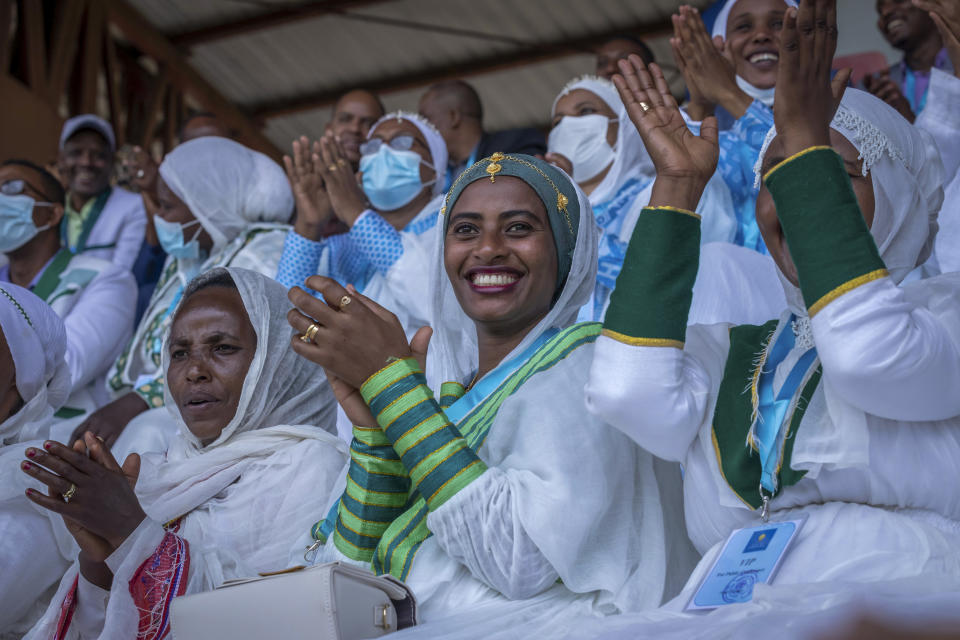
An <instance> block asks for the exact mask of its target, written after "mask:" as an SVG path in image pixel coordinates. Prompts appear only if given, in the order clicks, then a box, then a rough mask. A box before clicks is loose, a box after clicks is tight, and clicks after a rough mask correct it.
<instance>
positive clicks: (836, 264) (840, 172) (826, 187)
mask: <svg viewBox="0 0 960 640" xmlns="http://www.w3.org/2000/svg"><path fill="white" fill-rule="evenodd" d="M764 183H765V184H766V186H767V189H769V191H770V195H772V196H773V201H774V204H776V207H777V217H778V218H780V225H781V226H782V227H783V233H784V237H785V238H786V240H787V246H788V247H789V249H790V256H791V257H792V258H793V263H794V264H795V265H796V267H797V275H798V277H799V279H800V291H801V292H802V293H803V300H804V302H805V303H806V305H807V309H808V310H809V312H810V317H811V318H812V317H813V316H815V315H816V314H817V312H819V311H820V310H821V309H823V307H825V306H826V305H828V304H829V303H830V302H832V301H833V300H836V299H837V298H839V297H840V296H842V295H843V294H844V293H846V292H848V291H851V290H853V289H855V288H857V287H859V286H860V285H863V284H866V283H868V282H872V281H874V280H877V279H879V278H884V277H886V276H888V275H889V274H888V273H887V269H886V265H885V264H884V263H883V260H882V259H881V258H880V254H879V252H878V251H877V245H876V243H874V241H873V237H872V236H871V235H870V229H869V228H868V227H867V223H866V221H865V220H864V218H863V214H862V213H861V211H860V206H859V204H858V202H857V196H856V194H855V193H854V192H853V187H852V185H851V183H850V176H848V175H847V170H846V168H845V167H844V165H843V159H842V158H841V157H840V156H839V155H838V154H837V152H836V151H834V150H833V149H831V148H830V147H811V148H810V149H806V150H804V151H801V152H800V153H798V154H796V155H794V156H792V157H790V158H787V159H786V160H784V161H783V162H781V163H780V164H778V165H777V166H775V167H774V168H773V169H771V170H770V171H769V172H767V175H766V176H764Z"/></svg>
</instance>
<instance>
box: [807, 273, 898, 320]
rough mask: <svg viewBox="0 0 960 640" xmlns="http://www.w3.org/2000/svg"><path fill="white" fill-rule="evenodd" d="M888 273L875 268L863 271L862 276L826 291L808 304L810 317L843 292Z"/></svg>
mask: <svg viewBox="0 0 960 640" xmlns="http://www.w3.org/2000/svg"><path fill="white" fill-rule="evenodd" d="M889 275H890V272H889V271H887V270H886V269H877V270H876V271H871V272H870V273H865V274H863V275H862V276H859V277H857V278H854V279H852V280H848V281H847V282H844V283H843V284H842V285H840V286H839V287H837V288H836V289H834V290H833V291H831V292H830V293H828V294H827V295H825V296H823V297H822V298H820V299H819V300H817V301H816V302H814V303H813V304H812V305H810V309H809V312H810V317H811V318H812V317H813V316H815V315H817V313H819V312H820V310H821V309H823V308H824V307H825V306H827V305H828V304H830V303H831V302H833V301H834V300H836V299H837V298H839V297H840V296H842V295H843V294H845V293H849V292H850V291H853V290H854V289H856V288H857V287H860V286H862V285H865V284H867V283H868V282H873V281H874V280H879V279H880V278H886V277H888V276H889Z"/></svg>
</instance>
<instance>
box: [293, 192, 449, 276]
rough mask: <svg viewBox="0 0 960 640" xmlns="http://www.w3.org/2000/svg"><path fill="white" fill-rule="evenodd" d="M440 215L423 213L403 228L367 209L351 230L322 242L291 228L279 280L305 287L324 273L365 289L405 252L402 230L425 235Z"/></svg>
mask: <svg viewBox="0 0 960 640" xmlns="http://www.w3.org/2000/svg"><path fill="white" fill-rule="evenodd" d="M437 217H438V216H437V212H435V211H433V212H424V213H421V214H420V215H418V216H417V217H416V218H414V219H413V220H411V221H410V223H409V224H408V225H407V226H406V227H405V228H404V230H403V231H402V232H400V231H397V230H396V229H394V228H393V226H392V225H391V224H390V223H389V222H387V221H386V220H385V219H384V218H383V217H382V216H380V215H379V214H377V213H376V212H374V211H372V210H367V211H365V212H364V213H363V214H361V216H360V217H359V218H357V221H356V222H355V223H354V225H353V227H352V228H351V229H350V231H348V232H347V233H341V234H337V235H334V236H330V237H328V238H324V239H323V240H320V241H319V242H317V241H314V240H310V239H308V238H304V237H303V236H301V235H300V234H298V233H297V232H296V231H292V230H291V231H290V232H289V233H288V234H287V239H286V240H285V241H284V244H283V255H282V256H281V258H280V265H279V268H278V269H277V282H279V283H280V284H282V285H283V286H285V287H288V288H289V287H294V286H300V287H302V286H303V283H304V281H305V280H306V279H307V278H309V277H310V276H312V275H316V274H321V275H325V276H328V277H330V278H333V279H334V280H336V281H337V282H339V283H340V284H341V285H347V284H352V285H353V286H354V287H356V288H357V290H358V291H360V292H363V290H364V289H365V288H366V286H367V284H368V283H369V282H370V279H371V278H372V277H373V276H374V275H376V274H377V273H380V274H384V275H385V274H386V273H387V271H389V270H390V268H391V267H392V266H393V265H394V264H396V262H397V260H399V259H400V257H401V256H402V255H403V241H402V234H404V233H409V234H413V235H417V236H418V235H422V234H423V233H426V232H427V231H429V230H430V229H432V228H433V227H434V225H435V224H436V223H437Z"/></svg>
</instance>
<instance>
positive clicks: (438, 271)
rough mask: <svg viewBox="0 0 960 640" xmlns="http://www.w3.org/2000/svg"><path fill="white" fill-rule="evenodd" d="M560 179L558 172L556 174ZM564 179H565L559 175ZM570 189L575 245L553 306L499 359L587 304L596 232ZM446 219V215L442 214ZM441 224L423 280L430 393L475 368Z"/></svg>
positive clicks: (586, 206) (469, 323)
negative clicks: (429, 330)
mask: <svg viewBox="0 0 960 640" xmlns="http://www.w3.org/2000/svg"><path fill="white" fill-rule="evenodd" d="M557 171H558V172H560V173H561V174H563V172H562V171H560V170H559V169H558V170H557ZM563 175H564V176H566V174H563ZM567 180H569V181H570V184H571V185H572V186H573V188H574V189H575V190H576V193H577V199H578V201H579V203H580V224H579V230H578V231H577V239H576V245H575V247H574V250H573V257H572V261H571V263H570V272H569V274H568V275H567V280H566V283H565V284H564V286H563V289H562V291H561V292H560V295H559V297H558V298H557V301H556V302H555V303H554V305H553V307H552V308H551V309H550V311H549V312H548V313H547V315H546V316H545V317H544V318H543V320H541V321H540V322H539V324H537V326H536V327H534V328H533V329H532V330H531V331H530V332H529V333H528V334H527V335H526V336H525V337H524V339H523V340H522V341H521V342H520V344H519V345H517V347H516V348H515V349H514V350H513V351H511V352H510V353H509V354H508V355H507V356H506V357H505V358H504V359H503V361H504V362H508V361H510V360H511V359H512V358H514V357H515V356H517V355H519V354H521V353H523V352H524V351H525V350H526V349H527V348H528V347H529V346H530V345H531V344H533V343H534V342H535V341H536V340H537V338H539V337H540V336H541V335H542V334H543V333H544V332H545V331H547V330H548V329H553V328H563V327H568V326H570V325H571V324H573V323H574V322H575V321H576V319H577V313H578V312H579V311H580V307H582V306H583V305H584V304H586V303H587V301H588V300H590V297H591V296H592V295H593V288H594V286H595V285H596V278H597V251H598V246H599V231H598V229H597V225H596V222H595V221H594V218H593V209H592V208H591V207H590V201H589V200H588V199H587V196H586V194H584V193H583V191H581V190H580V188H579V187H577V185H576V183H575V182H573V180H572V179H570V178H569V177H567ZM445 214H446V215H449V214H450V211H446V212H445ZM443 222H444V221H443V220H442V219H441V220H440V221H439V222H438V223H437V226H436V229H435V230H434V231H433V233H434V234H435V235H434V251H433V258H432V261H433V262H432V264H433V272H432V273H431V274H430V276H429V281H428V285H429V287H430V292H431V295H432V298H431V308H430V317H431V319H432V322H431V323H430V326H431V327H433V329H434V333H433V337H432V338H431V340H430V350H429V352H428V353H429V355H428V358H427V381H428V383H429V385H430V387H431V388H432V389H440V385H441V384H442V383H443V382H449V381H457V382H461V383H464V384H465V383H466V382H467V381H468V380H469V379H470V377H471V376H472V375H473V374H474V372H476V370H477V367H478V365H479V362H478V356H477V354H478V352H477V330H476V327H475V325H474V323H473V320H471V319H470V318H469V317H467V314H466V313H464V312H463V309H462V308H461V307H460V303H459V302H458V301H457V297H456V295H455V294H454V292H453V285H452V284H451V283H450V279H449V278H448V277H447V271H446V269H445V267H444V261H443V241H444V239H445V237H446V229H445V228H444V227H445V225H444V224H443Z"/></svg>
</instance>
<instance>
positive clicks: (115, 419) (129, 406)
mask: <svg viewBox="0 0 960 640" xmlns="http://www.w3.org/2000/svg"><path fill="white" fill-rule="evenodd" d="M149 408H150V407H148V406H147V403H146V402H144V401H143V398H141V397H140V396H138V395H137V394H136V393H134V392H132V391H131V392H130V393H128V394H126V395H124V396H120V397H119V398H117V399H116V400H114V401H113V402H110V403H108V404H105V405H104V406H102V407H100V408H99V409H97V410H96V411H94V412H93V413H91V414H90V416H89V417H88V418H87V419H86V420H84V421H83V422H81V423H80V426H78V427H77V428H76V429H74V430H73V433H72V434H70V439H69V440H68V441H67V443H66V444H67V445H68V446H70V445H73V443H75V442H77V441H78V440H80V439H81V438H82V437H83V434H84V433H86V432H87V431H89V432H91V433H92V434H93V435H94V437H96V438H100V439H101V440H102V441H103V443H104V444H106V445H107V447H112V446H113V443H114V442H116V441H117V438H119V437H120V434H121V433H123V430H124V429H126V428H127V424H128V423H129V422H130V421H131V420H133V419H134V418H136V417H137V416H138V415H140V414H141V413H143V412H144V411H146V410H147V409H149Z"/></svg>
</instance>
